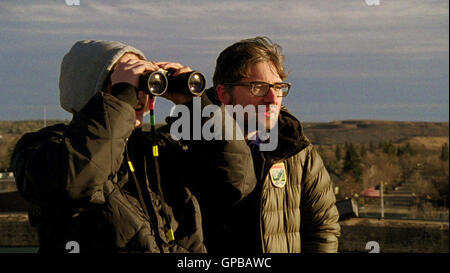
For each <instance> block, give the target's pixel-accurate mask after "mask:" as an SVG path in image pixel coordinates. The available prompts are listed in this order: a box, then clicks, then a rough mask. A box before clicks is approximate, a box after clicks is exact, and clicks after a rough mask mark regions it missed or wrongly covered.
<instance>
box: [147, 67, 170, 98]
mask: <svg viewBox="0 0 450 273" xmlns="http://www.w3.org/2000/svg"><path fill="white" fill-rule="evenodd" d="M166 89H167V78H166V76H165V75H164V74H163V73H160V72H153V73H151V74H150V76H149V78H148V90H149V91H150V93H152V94H153V95H162V94H164V92H165V91H166Z"/></svg>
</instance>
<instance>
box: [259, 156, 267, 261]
mask: <svg viewBox="0 0 450 273" xmlns="http://www.w3.org/2000/svg"><path fill="white" fill-rule="evenodd" d="M261 158H262V159H263V160H262V161H263V164H262V173H263V174H264V175H262V177H263V180H262V181H261V182H262V185H261V194H260V196H259V233H260V237H261V249H262V252H263V253H266V248H265V247H264V234H263V230H262V225H263V222H262V212H263V208H262V193H263V190H264V184H265V183H266V178H267V173H265V169H264V167H265V165H266V158H265V157H264V154H263V153H261Z"/></svg>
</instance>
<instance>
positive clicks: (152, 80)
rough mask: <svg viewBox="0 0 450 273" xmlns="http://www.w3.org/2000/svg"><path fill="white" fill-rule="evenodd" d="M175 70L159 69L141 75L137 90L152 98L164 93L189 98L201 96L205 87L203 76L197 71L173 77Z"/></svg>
mask: <svg viewBox="0 0 450 273" xmlns="http://www.w3.org/2000/svg"><path fill="white" fill-rule="evenodd" d="M174 73H175V69H168V70H164V69H159V70H157V71H154V72H151V73H148V74H145V75H142V76H141V77H140V79H139V90H141V91H145V92H147V93H150V94H151V95H154V96H161V95H163V94H164V93H166V92H169V93H184V94H186V95H190V96H192V95H193V96H201V95H202V94H203V91H205V87H206V79H205V76H204V75H203V74H202V73H201V72H198V71H191V72H187V73H182V74H180V75H178V76H176V77H175V76H173V74H174Z"/></svg>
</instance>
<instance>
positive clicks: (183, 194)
mask: <svg viewBox="0 0 450 273" xmlns="http://www.w3.org/2000/svg"><path fill="white" fill-rule="evenodd" d="M159 68H164V69H168V68H173V69H176V71H177V72H176V74H180V73H184V72H187V71H190V68H189V67H186V66H182V65H181V64H178V63H167V62H157V63H154V62H150V61H147V60H146V58H145V56H144V54H143V53H142V52H141V51H140V50H138V49H136V48H134V47H131V46H128V45H125V44H122V43H119V42H112V41H94V40H84V41H79V42H77V43H75V45H74V46H73V47H72V48H71V50H70V51H69V52H68V53H67V54H66V55H65V56H64V59H63V61H62V63H61V71H60V81H59V87H60V102H61V106H62V108H64V109H65V110H67V111H69V112H71V113H72V114H73V119H72V120H71V122H70V124H68V125H65V124H57V125H53V126H50V127H46V128H43V129H41V130H39V131H38V132H34V133H29V134H26V135H24V136H23V137H22V138H21V139H20V140H19V142H18V144H17V145H16V147H15V150H14V153H13V156H12V166H13V170H14V175H15V177H16V182H17V188H18V190H19V193H20V194H21V195H22V196H23V197H24V198H25V199H26V200H27V201H28V204H29V220H30V223H31V224H32V225H33V226H34V227H36V228H37V231H38V236H39V243H40V249H39V252H42V253H66V252H68V250H70V249H71V247H72V246H75V250H76V251H79V252H80V253H116V252H152V253H153V252H160V253H169V252H185V253H186V252H206V249H205V246H204V244H203V233H202V223H201V212H200V209H199V205H198V202H197V199H196V198H195V197H194V196H193V195H192V194H191V192H190V191H189V189H188V188H186V187H185V186H184V183H182V181H180V180H178V179H167V180H164V178H165V177H169V176H168V174H167V173H171V172H174V168H176V166H174V165H173V164H172V165H171V166H169V165H168V164H167V163H164V162H161V164H160V166H161V177H162V178H163V181H164V183H163V184H162V185H157V183H156V182H155V171H157V170H156V169H155V162H154V158H153V156H152V143H153V139H152V138H151V137H150V136H149V134H147V132H143V131H142V120H143V116H144V113H145V112H146V111H148V109H149V105H150V103H153V100H152V98H150V97H149V95H148V94H146V93H144V92H138V91H139V90H137V86H138V82H139V77H140V76H141V75H142V74H143V73H147V72H150V71H155V70H157V69H159ZM168 99H170V100H172V101H173V102H175V103H184V102H186V101H187V100H189V98H186V97H183V96H176V97H170V98H168ZM159 137H160V138H158V145H159V146H160V149H161V152H162V151H164V152H167V153H171V154H176V153H183V151H184V149H183V145H181V144H179V143H178V142H176V141H174V140H172V139H169V138H165V137H164V136H159ZM158 171H159V169H158ZM163 193H164V194H163Z"/></svg>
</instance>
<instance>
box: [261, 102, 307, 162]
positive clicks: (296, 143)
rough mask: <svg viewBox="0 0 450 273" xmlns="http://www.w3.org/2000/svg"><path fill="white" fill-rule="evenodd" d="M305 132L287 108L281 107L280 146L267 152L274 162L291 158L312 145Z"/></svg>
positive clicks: (279, 122)
mask: <svg viewBox="0 0 450 273" xmlns="http://www.w3.org/2000/svg"><path fill="white" fill-rule="evenodd" d="M310 143H311V142H310V140H309V139H308V138H307V137H306V136H305V134H304V132H303V126H302V125H301V123H300V121H299V120H298V119H297V118H296V117H295V116H294V115H292V114H291V113H289V111H288V110H287V108H286V107H285V106H282V107H281V111H280V115H279V118H278V146H277V148H276V149H275V150H273V151H270V152H266V153H267V154H268V155H269V156H270V157H271V159H272V161H273V162H278V161H281V160H284V159H286V158H289V157H291V156H293V155H295V154H297V153H298V152H300V151H301V150H303V149H304V148H306V146H308V145H309V144H310Z"/></svg>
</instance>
